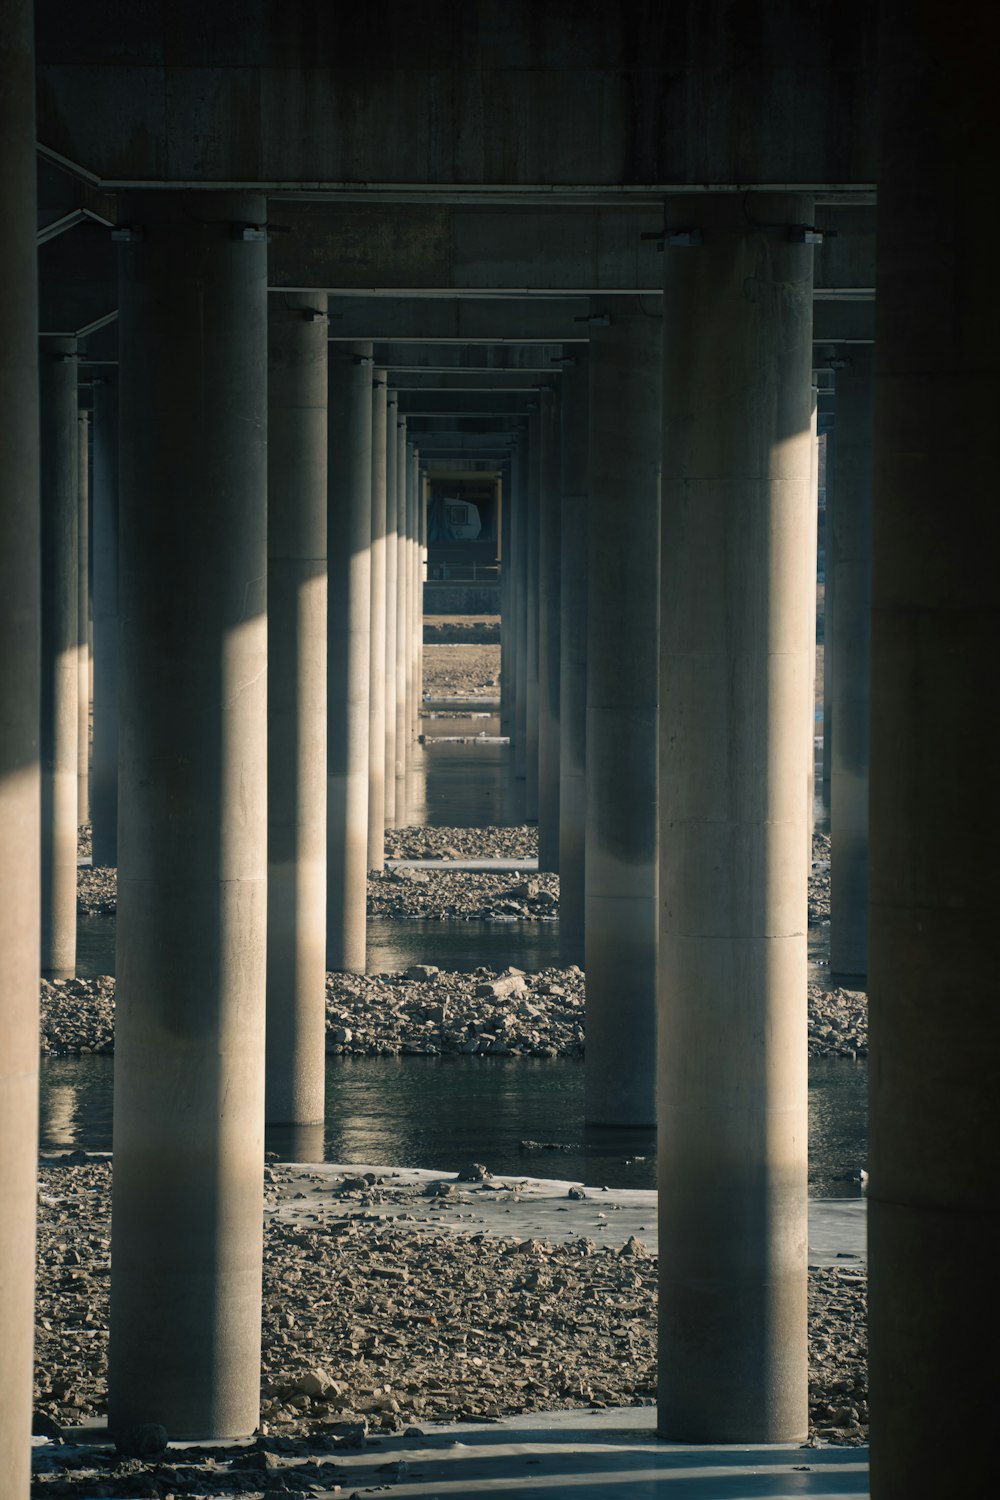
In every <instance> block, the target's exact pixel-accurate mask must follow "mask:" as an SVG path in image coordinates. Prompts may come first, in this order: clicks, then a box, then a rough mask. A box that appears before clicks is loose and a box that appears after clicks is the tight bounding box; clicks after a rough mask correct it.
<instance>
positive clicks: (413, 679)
mask: <svg viewBox="0 0 1000 1500" xmlns="http://www.w3.org/2000/svg"><path fill="white" fill-rule="evenodd" d="M405 555H406V642H405V647H406V762H405V764H406V766H409V765H410V763H411V761H412V759H413V750H414V746H415V743H416V735H417V728H416V725H417V450H416V447H415V446H414V444H413V443H407V445H406V547H405Z"/></svg>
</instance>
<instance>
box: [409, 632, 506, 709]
mask: <svg viewBox="0 0 1000 1500" xmlns="http://www.w3.org/2000/svg"><path fill="white" fill-rule="evenodd" d="M499 691H500V647H499V646H498V645H492V646H470V645H441V646H435V645H425V646H424V696H425V697H430V698H466V697H472V698H476V697H481V698H495V697H496V696H497V694H498V693H499Z"/></svg>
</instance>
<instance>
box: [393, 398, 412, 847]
mask: <svg viewBox="0 0 1000 1500" xmlns="http://www.w3.org/2000/svg"><path fill="white" fill-rule="evenodd" d="M409 478H410V464H409V453H408V452H407V446H406V418H405V417H404V416H399V417H397V419H396V714H395V729H396V744H395V751H394V760H393V774H394V776H395V778H396V823H397V826H398V827H400V828H403V827H405V825H406V820H407V817H408V816H409V814H408V811H407V806H406V751H407V739H408V733H409V731H408V722H409V721H408V719H407V711H406V682H407V671H406V647H407V640H408V637H409V630H408V617H407V609H408V607H409V603H408V601H409V592H410V590H409V573H408V570H407V515H406V494H407V488H408V485H409Z"/></svg>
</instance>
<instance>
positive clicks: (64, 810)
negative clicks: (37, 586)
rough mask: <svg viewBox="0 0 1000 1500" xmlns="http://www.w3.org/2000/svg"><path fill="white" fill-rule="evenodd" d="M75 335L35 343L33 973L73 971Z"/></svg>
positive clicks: (76, 514)
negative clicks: (37, 969) (38, 549)
mask: <svg viewBox="0 0 1000 1500" xmlns="http://www.w3.org/2000/svg"><path fill="white" fill-rule="evenodd" d="M76 361H77V348H76V340H75V339H43V341H42V346H41V355H40V360H39V372H38V373H39V392H40V403H41V404H40V412H39V418H40V426H41V504H42V705H41V742H40V752H41V769H42V973H43V974H45V975H47V976H49V977H50V978H65V977H67V976H72V975H73V974H74V973H75V972H76V858H77V854H76V850H77V836H78V835H77V824H78V818H77V797H78V792H79V762H78V756H77V737H78V734H79V709H78V700H79V692H80V671H79V661H78V654H77V630H78V628H79V618H78V603H77V601H78V573H79V543H78V536H79V508H78V461H79V459H78V435H77V400H76Z"/></svg>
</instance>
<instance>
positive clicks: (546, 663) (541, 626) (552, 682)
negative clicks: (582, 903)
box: [538, 389, 562, 870]
mask: <svg viewBox="0 0 1000 1500" xmlns="http://www.w3.org/2000/svg"><path fill="white" fill-rule="evenodd" d="M538 419H539V420H538V431H539V446H540V454H539V471H538V868H539V869H540V870H558V869H559V754H560V750H559V670H560V662H559V608H560V605H559V596H560V574H561V568H562V564H561V560H560V556H559V546H560V531H561V529H562V474H561V470H560V463H559V396H558V394H557V392H556V391H555V390H554V389H549V390H543V391H542V392H541V393H540V395H539V402H538Z"/></svg>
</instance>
